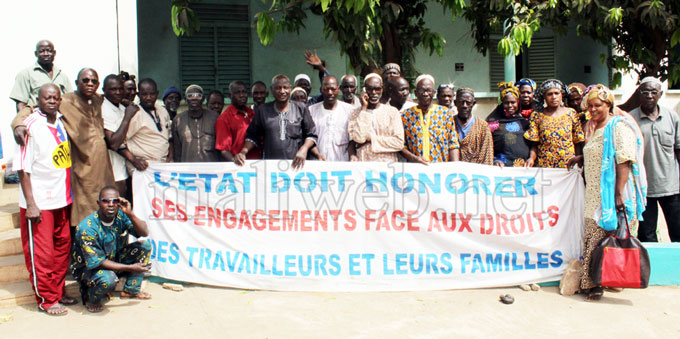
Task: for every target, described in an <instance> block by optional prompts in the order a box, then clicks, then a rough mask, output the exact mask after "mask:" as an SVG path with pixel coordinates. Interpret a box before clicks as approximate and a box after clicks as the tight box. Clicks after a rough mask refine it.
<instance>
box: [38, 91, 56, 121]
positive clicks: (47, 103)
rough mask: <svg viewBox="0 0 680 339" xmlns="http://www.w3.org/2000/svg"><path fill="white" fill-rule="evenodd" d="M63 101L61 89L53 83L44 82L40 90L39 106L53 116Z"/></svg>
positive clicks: (46, 113)
mask: <svg viewBox="0 0 680 339" xmlns="http://www.w3.org/2000/svg"><path fill="white" fill-rule="evenodd" d="M60 103H61V90H59V87H57V85H55V84H53V83H49V84H44V85H42V86H41V87H40V90H38V108H40V111H41V112H42V113H43V114H45V115H48V116H52V115H53V114H55V113H56V112H57V111H58V110H59V104H60Z"/></svg>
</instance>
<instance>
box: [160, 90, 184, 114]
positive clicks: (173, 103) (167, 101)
mask: <svg viewBox="0 0 680 339" xmlns="http://www.w3.org/2000/svg"><path fill="white" fill-rule="evenodd" d="M181 101H182V93H181V92H180V91H179V89H178V88H177V87H175V86H170V87H168V89H166V90H165V92H163V104H164V105H165V110H166V111H168V114H169V116H170V121H172V119H174V118H175V116H177V110H178V109H179V103H180V102H181Z"/></svg>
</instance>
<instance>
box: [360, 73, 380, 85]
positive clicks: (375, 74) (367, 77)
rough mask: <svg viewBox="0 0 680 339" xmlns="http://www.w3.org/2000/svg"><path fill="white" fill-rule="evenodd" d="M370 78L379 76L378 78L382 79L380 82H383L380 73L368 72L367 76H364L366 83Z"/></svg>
mask: <svg viewBox="0 0 680 339" xmlns="http://www.w3.org/2000/svg"><path fill="white" fill-rule="evenodd" d="M370 78H377V79H379V80H380V83H381V84H382V77H381V76H380V75H378V73H369V74H366V76H365V77H364V83H366V81H368V79H370Z"/></svg>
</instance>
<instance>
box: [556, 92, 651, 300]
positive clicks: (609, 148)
mask: <svg viewBox="0 0 680 339" xmlns="http://www.w3.org/2000/svg"><path fill="white" fill-rule="evenodd" d="M583 106H584V107H586V108H587V109H588V112H590V116H591V118H590V121H589V122H588V124H590V125H592V128H588V131H589V133H588V135H586V145H585V146H584V147H583V155H582V156H576V157H574V158H572V159H570V160H569V162H568V167H569V168H571V166H573V165H574V164H576V163H583V165H584V171H585V177H586V184H587V185H586V195H585V214H584V216H585V232H584V237H583V241H584V244H583V264H582V273H581V279H580V288H581V290H582V291H583V292H584V293H586V300H587V301H597V300H600V299H601V298H602V295H603V294H604V290H603V288H602V286H597V285H595V284H594V283H593V280H592V279H591V277H590V265H591V257H592V253H593V250H594V249H595V248H596V247H597V245H598V244H599V243H600V241H601V240H602V239H603V238H604V237H605V236H606V235H607V232H610V231H615V230H616V227H617V212H620V211H625V212H626V216H627V217H628V224H629V225H630V228H631V235H635V234H636V233H637V226H638V220H640V219H641V218H642V212H643V211H644V209H645V204H646V197H647V180H646V175H645V169H644V166H643V165H642V157H643V153H642V151H643V144H642V142H643V141H642V134H641V133H640V131H639V128H638V127H637V125H636V123H635V120H633V119H629V118H627V117H626V115H625V114H623V113H619V114H615V113H614V112H615V106H614V95H613V94H612V92H611V91H610V90H609V89H608V88H607V87H605V86H604V85H596V86H594V87H593V88H592V89H591V90H590V91H589V92H587V93H586V94H585V95H584V96H583Z"/></svg>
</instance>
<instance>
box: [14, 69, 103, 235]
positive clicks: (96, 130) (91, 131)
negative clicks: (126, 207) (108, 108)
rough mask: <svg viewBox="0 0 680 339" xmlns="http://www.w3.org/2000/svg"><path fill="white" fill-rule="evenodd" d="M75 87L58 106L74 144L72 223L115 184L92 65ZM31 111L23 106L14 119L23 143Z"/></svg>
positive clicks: (93, 206)
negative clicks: (105, 190)
mask: <svg viewBox="0 0 680 339" xmlns="http://www.w3.org/2000/svg"><path fill="white" fill-rule="evenodd" d="M76 87H77V89H76V91H75V92H71V93H66V94H64V95H63V96H62V100H61V105H60V106H59V112H61V114H62V115H63V116H62V118H61V121H62V122H63V124H64V127H65V129H66V133H67V134H68V138H69V146H70V148H71V163H72V166H71V190H72V192H73V205H72V207H71V226H75V225H77V223H78V222H79V221H80V220H83V219H84V218H85V217H86V216H88V215H89V214H90V213H92V211H95V210H96V209H97V204H96V203H95V201H96V200H97V196H98V194H99V190H100V189H101V188H102V187H104V186H107V185H111V186H112V185H115V181H114V178H113V171H112V170H111V160H110V159H109V153H108V146H107V145H106V140H105V139H104V125H103V120H102V99H101V98H100V97H99V96H98V95H96V94H95V92H96V91H97V88H98V87H99V76H98V75H97V72H96V71H95V70H94V69H91V68H83V69H82V70H80V72H78V80H76ZM31 112H32V111H31V109H30V106H29V107H24V109H22V110H21V111H19V113H18V114H17V116H16V117H15V118H14V120H13V121H12V129H13V130H14V138H15V140H16V142H17V143H18V144H19V145H22V146H23V145H25V144H26V138H27V137H28V133H27V131H26V126H25V125H24V119H25V118H26V117H27V116H28V115H30V114H31Z"/></svg>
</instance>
